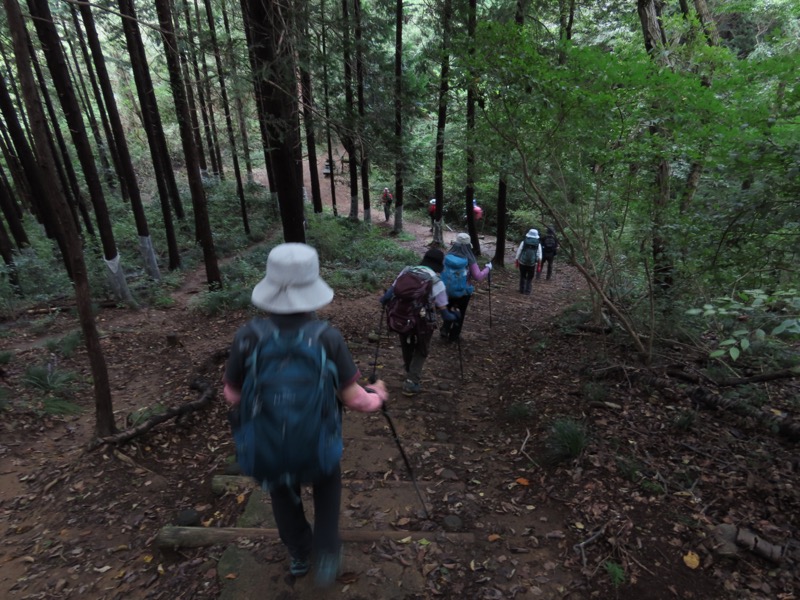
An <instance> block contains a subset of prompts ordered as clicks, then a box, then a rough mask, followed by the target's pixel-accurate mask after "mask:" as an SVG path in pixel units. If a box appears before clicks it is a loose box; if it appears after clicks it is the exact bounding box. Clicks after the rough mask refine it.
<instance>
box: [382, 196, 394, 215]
mask: <svg viewBox="0 0 800 600" xmlns="http://www.w3.org/2000/svg"><path fill="white" fill-rule="evenodd" d="M381 202H383V216H384V217H386V218H385V220H386V221H388V220H389V215H391V214H392V204H393V203H394V198H393V197H392V192H390V191H389V188H383V194H381Z"/></svg>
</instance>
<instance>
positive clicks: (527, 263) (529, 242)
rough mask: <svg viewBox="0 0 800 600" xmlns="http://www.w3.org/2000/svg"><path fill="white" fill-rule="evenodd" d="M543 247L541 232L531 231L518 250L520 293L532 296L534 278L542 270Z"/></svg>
mask: <svg viewBox="0 0 800 600" xmlns="http://www.w3.org/2000/svg"><path fill="white" fill-rule="evenodd" d="M541 262H542V247H541V244H539V231H538V230H536V229H531V230H529V231H528V233H527V234H526V235H525V239H524V240H522V242H520V244H519V248H517V254H516V256H515V257H514V264H515V265H516V267H517V268H518V269H519V293H520V294H530V293H531V285H532V283H533V282H532V280H533V276H534V275H535V274H536V269H537V267H538V268H541Z"/></svg>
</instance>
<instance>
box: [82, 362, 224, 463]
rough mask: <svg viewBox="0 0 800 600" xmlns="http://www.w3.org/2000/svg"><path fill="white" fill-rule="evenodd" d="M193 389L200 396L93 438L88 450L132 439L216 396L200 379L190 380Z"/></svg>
mask: <svg viewBox="0 0 800 600" xmlns="http://www.w3.org/2000/svg"><path fill="white" fill-rule="evenodd" d="M190 387H191V388H192V389H194V390H199V391H200V396H199V397H198V398H197V399H196V400H192V401H191V402H187V403H186V404H182V405H181V406H173V407H171V408H169V409H167V411H166V412H164V413H162V414H160V415H154V416H152V417H151V418H149V419H147V420H146V421H144V422H142V423H140V424H139V425H137V426H136V427H131V428H130V429H125V430H123V431H120V432H118V433H115V434H114V435H109V436H106V437H102V438H97V439H95V440H94V441H93V442H92V443H91V444H90V445H89V450H96V449H97V448H99V447H100V446H105V445H106V444H121V443H123V442H127V441H130V440H132V439H133V438H135V437H138V436H140V435H142V434H143V433H146V432H148V431H150V430H151V429H153V428H154V427H155V426H156V425H159V424H161V423H163V422H164V421H169V420H170V419H173V418H176V417H181V416H183V415H185V414H187V413H190V412H194V411H196V410H200V409H201V408H205V407H206V406H208V405H209V404H211V401H212V400H213V399H214V398H216V396H217V390H216V388H214V387H213V386H211V385H210V384H209V383H208V382H206V381H203V380H202V379H199V378H198V379H196V380H195V381H193V382H192V385H191V386H190Z"/></svg>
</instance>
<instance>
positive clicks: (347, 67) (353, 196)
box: [342, 0, 358, 221]
mask: <svg viewBox="0 0 800 600" xmlns="http://www.w3.org/2000/svg"><path fill="white" fill-rule="evenodd" d="M350 52H351V50H350V13H349V9H348V0H342V53H343V56H344V103H345V123H344V129H343V131H344V134H343V135H342V145H343V146H344V151H345V152H346V153H347V163H348V170H349V173H350V214H349V218H350V219H352V220H354V221H358V163H357V162H356V140H355V114H354V111H353V69H352V58H351V55H350Z"/></svg>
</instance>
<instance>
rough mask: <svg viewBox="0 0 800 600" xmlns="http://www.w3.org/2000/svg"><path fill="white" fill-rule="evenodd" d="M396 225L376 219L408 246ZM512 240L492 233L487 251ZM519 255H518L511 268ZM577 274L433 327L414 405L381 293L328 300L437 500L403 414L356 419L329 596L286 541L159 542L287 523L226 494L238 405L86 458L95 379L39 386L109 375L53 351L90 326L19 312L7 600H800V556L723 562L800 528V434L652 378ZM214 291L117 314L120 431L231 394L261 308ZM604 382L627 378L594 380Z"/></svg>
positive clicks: (3, 576)
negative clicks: (743, 536)
mask: <svg viewBox="0 0 800 600" xmlns="http://www.w3.org/2000/svg"><path fill="white" fill-rule="evenodd" d="M341 198H342V199H343V198H346V194H345V193H344V192H343V193H342V196H341ZM340 202H344V201H343V200H340ZM378 208H379V207H378ZM378 212H379V211H378V210H376V211H374V212H373V215H375V216H376V217H378V219H377V220H378V221H380V222H376V226H378V227H380V228H382V230H383V231H385V233H386V235H391V232H390V227H389V225H391V222H389V223H383V222H382V221H383V215H382V212H380V214H379V215H378ZM405 225H406V227H405V230H406V231H408V232H410V233H412V234H413V236H414V237H413V240H412V241H408V242H403V243H405V244H407V245H409V246H410V247H411V248H413V249H414V250H416V251H417V252H418V253H419V254H420V256H421V255H422V253H423V252H424V251H425V249H426V248H427V244H428V243H429V242H430V236H431V234H430V233H429V231H428V228H427V222H426V223H418V222H415V221H414V220H413V219H411V218H408V219H406V221H405ZM455 233H456V232H447V233H446V241H447V242H449V241H451V239H452V237H454V236H455ZM493 243H494V241H493V239H492V238H491V237H490V236H488V235H486V236H484V237H483V238H482V239H481V245H482V246H481V247H482V250H483V255H484V256H491V255H492V254H493V253H494V246H493ZM265 258H266V253H265ZM512 259H513V250H510V251H509V253H508V255H507V256H506V263H507V264H510V265H512V267H513V260H512ZM480 262H481V264H482V263H483V259H480ZM555 269H556V270H555V274H554V276H553V278H552V279H551V280H550V281H545V280H544V279H542V280H541V281H537V282H535V287H534V292H533V295H531V296H522V295H520V294H519V293H518V292H517V273H516V271H514V269H513V268H511V269H509V270H503V269H496V270H495V272H494V274H493V278H492V281H491V286H489V285H488V284H487V283H485V282H484V283H482V284H479V285H478V286H477V291H476V293H475V295H474V297H473V299H472V301H471V303H470V305H469V310H468V312H467V317H466V323H465V327H464V331H463V336H462V339H463V341H462V343H461V346H460V347H458V346H457V345H450V344H446V343H444V342H442V341H441V340H440V339H439V336H438V335H436V334H435V335H434V340H433V343H432V350H431V356H430V358H429V360H428V362H427V363H426V365H425V371H424V378H423V388H424V389H423V392H422V393H421V394H420V395H419V396H416V397H413V398H408V397H405V396H403V395H401V394H400V393H399V391H400V385H401V383H402V377H401V373H402V362H401V357H400V348H399V343H398V341H397V340H396V338H395V336H394V335H393V334H388V333H387V332H386V329H385V327H382V325H381V324H380V317H381V313H380V310H379V305H378V302H377V294H375V293H371V294H366V295H364V294H358V293H355V292H353V291H349V292H337V295H336V297H335V298H334V301H333V303H332V304H331V305H330V306H328V307H326V308H324V309H323V310H321V311H320V316H321V317H322V318H325V319H329V320H330V321H331V322H332V323H333V324H334V325H335V326H336V327H337V328H339V329H340V330H341V331H342V332H343V334H344V336H345V338H346V340H347V341H348V344H349V346H350V348H351V351H352V353H353V356H354V358H355V359H356V361H357V362H358V364H359V366H360V369H361V372H362V374H363V375H364V376H365V377H367V376H369V375H370V374H371V373H372V372H373V370H376V371H377V373H378V376H379V377H380V378H382V379H384V380H385V381H386V382H387V384H388V386H389V389H390V391H391V400H390V402H389V404H388V406H389V414H390V415H391V417H392V419H393V422H394V424H395V425H396V427H397V432H398V439H399V441H400V443H401V445H402V447H403V450H404V451H405V452H406V453H407V455H408V457H409V459H410V463H411V465H412V467H413V470H414V475H415V476H416V480H417V482H418V484H419V491H420V495H422V496H424V497H425V501H426V505H427V509H428V511H429V514H426V509H424V508H423V504H422V502H421V501H420V500H419V498H418V495H417V492H416V490H415V488H414V485H413V484H412V482H411V481H410V478H409V473H408V470H407V469H406V468H405V466H404V462H403V460H402V458H401V454H400V453H399V450H398V447H397V445H396V443H395V439H394V437H393V436H392V434H391V430H390V429H389V427H388V423H387V421H386V420H384V418H383V416H381V415H380V414H370V415H362V414H356V413H347V414H346V415H345V457H344V460H343V479H344V493H343V500H342V531H343V535H346V536H347V538H348V541H346V543H345V545H344V573H343V575H342V577H340V578H339V580H338V581H337V584H336V585H335V586H333V588H331V589H330V590H328V591H326V592H320V591H318V590H316V589H314V588H313V586H312V582H311V577H306V578H302V579H294V578H292V577H290V576H289V574H288V561H287V558H286V554H285V551H284V549H283V547H282V545H281V544H280V542H279V541H278V540H277V539H276V538H275V536H274V535H271V534H270V533H269V532H267V533H266V534H265V535H264V536H262V537H248V538H240V539H238V540H236V541H231V540H228V541H226V542H223V543H217V544H215V545H211V546H203V547H197V548H192V547H182V548H164V547H162V546H161V545H160V544H159V543H158V542H159V540H160V539H161V538H160V537H159V532H160V531H161V530H162V528H164V527H165V526H169V525H175V524H178V523H182V524H187V525H198V526H200V527H205V528H206V529H208V530H213V529H215V528H220V527H250V528H256V527H258V528H270V527H271V526H272V525H271V522H270V521H271V517H270V511H269V505H268V499H265V498H264V496H263V494H261V493H260V491H259V490H254V489H252V486H250V485H248V484H246V483H245V484H241V483H240V484H235V485H232V486H231V487H228V488H226V489H225V490H216V491H213V490H212V485H211V484H212V480H216V481H219V478H218V476H219V475H222V474H225V473H227V472H230V460H231V456H232V455H233V445H232V440H231V435H230V431H229V427H228V424H227V420H226V408H225V406H224V402H223V401H222V399H221V395H217V397H215V398H214V400H213V401H212V402H211V403H210V404H208V405H207V406H206V407H205V408H203V409H201V410H199V411H195V412H190V413H188V414H186V415H183V416H182V417H180V418H178V419H174V420H170V421H168V422H166V423H164V424H162V425H159V426H157V427H156V428H155V429H154V430H153V431H151V432H149V433H147V434H145V435H143V436H141V437H139V438H136V439H135V440H133V441H131V442H129V443H126V444H122V445H119V446H118V447H116V448H114V447H112V446H108V445H106V446H101V447H99V448H96V449H94V450H88V449H87V447H88V446H89V443H90V441H91V440H92V430H93V400H92V396H91V390H90V389H89V386H86V385H84V386H81V387H80V388H78V389H77V390H76V392H75V396H74V402H75V403H76V404H78V405H80V406H81V407H82V408H83V411H82V412H81V413H80V414H77V415H61V416H54V415H52V414H49V413H47V412H45V411H43V410H41V402H40V401H39V400H37V398H36V396H34V395H33V394H32V393H31V391H30V390H29V389H28V388H26V387H25V386H24V385H23V383H22V377H23V373H24V370H25V368H26V367H27V366H29V365H33V364H50V365H52V366H53V367H57V368H58V369H64V370H72V371H74V372H77V373H80V374H81V375H82V376H84V377H86V378H87V379H88V377H89V369H88V364H87V361H86V355H85V351H83V350H82V349H79V350H78V351H77V352H76V353H75V354H74V355H73V356H72V357H70V358H63V357H58V356H57V355H56V354H54V353H53V352H51V351H50V350H48V344H47V342H48V340H56V339H61V338H62V337H63V336H64V335H66V334H67V333H69V332H71V331H75V330H76V329H77V328H78V324H77V321H76V319H75V318H74V316H73V313H72V312H70V311H56V310H53V311H44V312H33V311H32V312H28V313H26V314H23V315H19V318H17V319H16V320H14V321H9V322H6V323H3V324H2V339H3V349H5V350H12V351H13V352H14V357H13V359H12V360H11V361H10V362H9V363H8V364H7V365H3V370H2V373H0V377H2V385H3V386H5V387H6V388H7V390H8V391H9V393H10V400H9V401H8V404H7V406H6V409H5V410H3V411H2V413H0V427H1V428H2V429H0V436H2V437H0V526H1V527H2V538H1V539H2V545H0V565H2V570H1V571H0V597H2V598H8V599H20V600H21V599H33V598H47V599H51V598H92V599H101V598H102V599H106V598H107V599H111V598H114V599H123V598H124V599H133V600H139V599H145V598H153V599H162V598H163V599H170V600H172V599H176V598H197V599H206V598H209V599H210V598H227V599H231V600H245V599H249V598H270V599H272V598H274V599H278V598H280V599H285V600H291V599H305V598H314V599H315V600H316V599H319V598H325V597H341V598H351V599H365V598H392V599H397V600H400V599H403V600H410V599H422V598H454V599H455V598H468V599H499V598H517V599H530V598H559V599H570V600H577V599H584V598H586V599H588V598H631V599H640V598H641V599H647V600H650V599H660V598H698V599H700V598H702V599H709V598H724V599H727V598H782V599H785V600H788V599H790V598H797V597H798V594H800V575H798V571H797V563H796V562H795V561H794V560H793V559H792V557H791V554H792V550H793V549H792V548H790V549H789V552H787V556H786V557H784V558H783V560H776V561H775V562H768V561H767V560H765V559H764V558H763V557H762V556H760V555H759V554H758V553H756V552H749V551H748V550H747V549H743V548H739V549H738V551H737V550H734V552H732V553H731V554H732V555H731V556H722V555H721V554H720V552H719V548H718V547H717V546H718V544H717V543H715V542H713V537H712V535H711V531H712V529H713V528H714V527H715V526H718V525H720V524H723V523H724V524H733V525H740V526H742V528H743V530H744V529H745V528H746V530H748V531H750V530H752V531H755V532H756V533H758V534H759V535H760V536H761V537H762V543H763V540H769V541H772V542H776V543H786V542H787V541H791V540H794V541H795V543H796V542H797V540H798V539H800V533H799V532H798V518H800V517H799V515H800V501H799V499H800V463H798V455H797V447H796V445H792V444H791V443H789V442H785V441H782V440H781V439H780V438H779V437H777V436H776V435H775V434H773V433H771V432H770V431H765V430H762V429H761V428H759V427H758V426H757V424H756V423H754V422H752V420H748V419H743V418H739V417H733V416H729V415H727V414H726V413H724V412H722V411H720V412H711V411H706V410H693V409H696V408H697V407H693V405H692V402H691V400H690V399H689V397H688V394H687V392H685V390H683V388H682V387H681V385H680V384H678V383H674V382H673V384H672V385H671V386H669V389H667V388H661V389H659V388H658V387H657V386H653V385H646V383H645V381H643V380H642V379H641V378H637V377H636V376H635V375H636V374H637V373H638V372H639V370H640V369H639V367H637V366H636V365H635V359H634V357H633V356H632V352H631V351H630V350H629V349H626V348H625V346H624V344H620V343H618V341H619V340H617V339H616V338H615V337H609V336H603V335H598V334H594V333H587V332H582V331H580V330H579V329H577V328H576V327H575V324H576V323H577V322H578V321H579V320H580V315H578V313H577V311H576V308H575V306H576V303H579V302H580V301H581V300H582V299H584V298H585V296H586V289H585V284H584V282H583V280H582V279H581V277H580V276H579V274H578V272H577V271H576V270H575V269H574V268H573V267H571V266H569V265H568V264H565V262H564V261H563V260H560V259H556V266H555ZM253 283H254V284H255V283H256V282H253ZM386 283H387V285H388V284H389V283H390V281H387V282H386ZM202 289H203V274H202V270H201V271H198V272H195V273H192V274H189V275H188V276H187V278H186V280H185V283H184V284H183V285H182V287H181V288H180V289H178V290H177V291H176V292H175V293H174V294H173V300H174V304H173V305H172V306H171V307H169V308H159V307H154V306H151V307H144V308H142V309H141V310H138V311H130V310H126V309H122V308H101V309H100V310H99V312H98V314H97V323H98V327H99V329H100V332H101V335H102V346H103V352H104V355H105V358H106V361H107V365H108V372H109V375H110V379H111V388H112V393H113V400H114V407H115V414H116V418H117V423H118V425H119V426H120V427H125V426H126V423H127V422H129V421H128V419H129V418H130V416H131V415H134V414H135V413H136V412H137V411H140V410H141V409H146V408H149V409H152V408H153V407H154V406H156V405H159V404H160V405H163V406H177V405H180V404H183V403H185V402H189V401H194V400H197V398H198V396H199V394H200V391H198V390H197V389H193V388H192V387H191V384H192V383H194V382H197V381H202V382H206V384H210V385H211V386H213V387H214V388H216V389H217V390H218V391H219V388H220V380H221V375H222V370H223V367H224V360H225V357H226V351H227V348H228V345H229V344H230V341H231V339H232V337H233V335H234V333H235V331H236V329H237V328H238V327H239V326H240V325H241V324H243V323H244V322H245V321H246V320H247V319H248V318H250V316H251V315H252V313H250V312H247V311H239V312H236V313H233V314H225V315H222V316H218V317H206V316H204V315H203V314H202V313H200V312H198V311H196V310H191V309H190V303H191V299H192V298H193V297H194V296H196V294H198V293H199V292H201V291H202ZM377 340H379V346H377V345H376V341H377ZM376 356H377V363H376V362H375V357H376ZM659 360H660V361H661V362H663V363H664V364H669V365H674V364H676V363H678V362H682V363H684V364H686V363H688V362H689V361H690V358H689V357H688V356H687V355H686V352H685V351H684V353H683V355H681V353H679V352H676V353H675V354H674V355H672V356H669V357H663V358H660V359H659ZM462 365H463V373H462ZM599 372H600V373H602V372H609V373H611V372H613V373H621V376H617V377H613V378H612V377H609V378H607V379H605V380H597V379H595V380H592V379H590V378H589V377H588V376H587V373H595V374H597V373H599ZM799 391H800V390H798V386H797V384H796V382H795V381H794V380H789V381H788V382H783V383H780V382H776V383H770V384H764V393H765V394H767V396H768V398H767V400H766V403H767V406H768V407H771V408H772V409H773V410H783V409H784V408H785V407H786V406H790V405H791V402H793V401H794V400H793V399H794V398H796V397H797V396H798V392H799ZM556 418H571V419H573V420H575V421H577V422H579V423H582V424H583V425H584V426H585V428H586V431H587V435H588V444H587V447H586V449H585V450H584V451H583V452H582V453H581V456H580V457H579V458H578V459H576V460H571V461H566V462H562V463H560V464H557V465H553V464H549V463H547V462H546V461H544V460H543V459H544V457H545V456H546V454H547V448H546V440H547V439H548V435H549V431H550V428H551V426H552V424H553V422H554V419H556ZM215 478H217V479H215ZM306 500H307V498H306ZM309 504H310V503H307V506H309ZM397 532H403V533H397ZM404 532H408V534H407V535H406V533H404ZM384 534H385V535H384ZM349 540H355V541H349Z"/></svg>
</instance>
